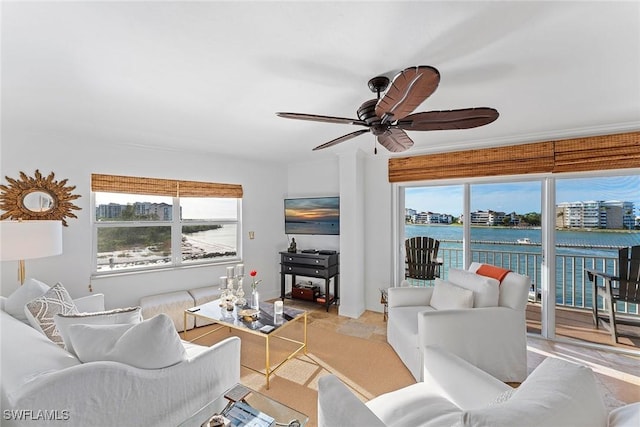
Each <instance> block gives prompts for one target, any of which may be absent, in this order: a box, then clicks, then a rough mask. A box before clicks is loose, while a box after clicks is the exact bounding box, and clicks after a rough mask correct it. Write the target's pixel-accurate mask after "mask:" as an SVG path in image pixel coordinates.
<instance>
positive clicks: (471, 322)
mask: <svg viewBox="0 0 640 427" xmlns="http://www.w3.org/2000/svg"><path fill="white" fill-rule="evenodd" d="M480 267H481V264H479V263H473V264H472V265H471V266H470V268H469V270H468V271H465V270H456V269H450V270H449V278H448V280H449V281H450V282H447V285H455V286H449V288H448V289H450V290H452V289H453V288H455V289H456V291H455V292H457V291H459V290H460V289H459V288H466V292H467V294H465V295H461V294H457V295H456V296H454V297H453V298H454V299H457V300H458V301H456V302H455V303H451V302H450V299H451V296H450V295H451V294H449V296H444V297H443V292H444V291H441V289H444V288H441V287H440V286H444V285H443V283H442V281H439V280H437V281H436V286H435V287H420V288H418V287H401V288H390V289H389V291H388V304H389V309H388V310H389V319H388V322H387V341H388V342H389V344H390V345H391V346H392V347H393V349H394V350H395V352H396V353H397V354H398V356H399V357H400V359H401V360H402V362H403V363H404V364H405V366H406V367H407V368H408V369H409V370H410V371H411V373H412V374H413V376H414V377H415V378H416V380H417V381H422V379H423V377H422V375H423V371H422V366H423V353H422V351H421V348H424V347H425V346H430V345H437V346H440V347H442V348H444V349H446V350H447V351H449V352H451V353H453V354H455V355H457V356H459V357H461V358H462V359H464V360H466V361H467V362H469V363H471V364H472V365H474V366H476V367H478V368H480V369H482V370H483V371H485V372H487V373H489V374H491V375H492V376H494V377H496V378H498V379H499V380H501V381H506V382H522V381H523V380H524V379H525V378H526V376H527V340H526V319H525V308H526V304H527V298H528V293H529V286H530V279H529V277H527V276H524V275H521V274H517V273H514V272H509V273H508V274H507V275H506V276H505V277H504V278H503V279H502V282H498V281H497V280H496V279H491V278H488V277H485V276H480V275H478V274H475V272H476V271H477V270H478V268H480ZM471 289H473V290H472V291H471ZM463 290H464V289H463ZM434 291H435V292H436V293H437V296H436V297H435V298H432V297H434ZM460 292H462V291H460ZM469 293H472V294H473V297H472V301H473V302H472V303H470V302H469V301H468V298H467V297H468V294H469ZM436 298H437V299H438V304H436V302H435V301H434V299H436ZM447 299H449V301H447ZM443 301H444V302H443ZM492 301H493V302H492ZM434 306H435V307H434ZM459 306H465V307H471V308H452V307H459Z"/></svg>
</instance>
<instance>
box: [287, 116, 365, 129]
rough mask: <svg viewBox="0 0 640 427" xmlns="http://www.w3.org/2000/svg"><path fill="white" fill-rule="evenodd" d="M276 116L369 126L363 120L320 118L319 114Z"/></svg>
mask: <svg viewBox="0 0 640 427" xmlns="http://www.w3.org/2000/svg"><path fill="white" fill-rule="evenodd" d="M276 115H277V116H278V117H284V118H285V119H296V120H310V121H312V122H323V123H339V124H347V125H362V126H366V125H367V124H366V123H365V122H363V121H362V120H358V119H348V118H345V117H333V116H319V115H317V114H302V113H276Z"/></svg>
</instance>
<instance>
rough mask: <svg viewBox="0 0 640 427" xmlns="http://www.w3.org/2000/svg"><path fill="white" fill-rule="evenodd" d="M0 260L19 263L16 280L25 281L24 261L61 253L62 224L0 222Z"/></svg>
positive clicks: (34, 221)
mask: <svg viewBox="0 0 640 427" xmlns="http://www.w3.org/2000/svg"><path fill="white" fill-rule="evenodd" d="M0 242H1V245H0V248H1V250H0V260H2V261H16V260H17V261H19V264H18V280H19V281H20V284H21V285H22V284H23V283H24V279H25V267H24V260H26V259H34V258H44V257H48V256H53V255H60V254H61V253H62V222H61V221H48V220H33V221H0Z"/></svg>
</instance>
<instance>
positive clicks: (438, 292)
mask: <svg viewBox="0 0 640 427" xmlns="http://www.w3.org/2000/svg"><path fill="white" fill-rule="evenodd" d="M429 305H430V306H431V307H433V308H435V309H436V310H454V309H457V308H471V307H473V292H472V291H470V290H468V289H464V288H461V287H460V286H456V285H454V284H453V283H450V282H447V281H446V280H442V279H438V278H436V281H435V286H434V288H433V294H432V295H431V302H430V303H429Z"/></svg>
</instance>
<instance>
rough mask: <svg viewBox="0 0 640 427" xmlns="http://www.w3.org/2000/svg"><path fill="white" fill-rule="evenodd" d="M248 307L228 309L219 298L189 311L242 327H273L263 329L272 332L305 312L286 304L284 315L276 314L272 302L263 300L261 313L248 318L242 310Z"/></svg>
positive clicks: (258, 329) (256, 329) (251, 328)
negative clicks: (251, 318)
mask: <svg viewBox="0 0 640 427" xmlns="http://www.w3.org/2000/svg"><path fill="white" fill-rule="evenodd" d="M247 309H249V307H247V306H244V307H241V306H234V308H233V310H227V309H226V307H224V306H222V305H221V303H220V300H219V299H218V300H215V301H211V302H208V303H206V304H202V305H198V306H196V307H193V308H191V309H188V311H189V312H190V313H191V314H193V315H194V316H201V317H206V318H208V319H211V320H215V321H216V322H219V323H221V324H226V325H231V326H234V327H236V328H241V329H250V330H253V331H260V330H261V329H262V328H263V327H265V326H272V327H273V329H272V330H269V331H268V332H266V331H261V332H265V333H270V332H272V331H274V330H276V329H278V328H280V327H281V326H283V325H285V324H286V323H287V322H289V321H291V320H294V319H295V318H297V317H299V316H302V315H303V314H304V313H305V311H304V310H299V309H297V308H293V307H287V306H286V305H285V306H284V309H283V313H282V315H280V314H274V307H273V303H272V302H271V303H269V302H261V303H260V313H259V315H258V317H257V319H255V320H246V319H247V318H245V317H243V316H242V315H241V312H242V311H243V310H247Z"/></svg>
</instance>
